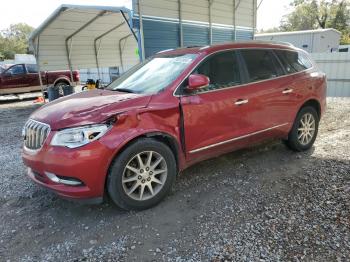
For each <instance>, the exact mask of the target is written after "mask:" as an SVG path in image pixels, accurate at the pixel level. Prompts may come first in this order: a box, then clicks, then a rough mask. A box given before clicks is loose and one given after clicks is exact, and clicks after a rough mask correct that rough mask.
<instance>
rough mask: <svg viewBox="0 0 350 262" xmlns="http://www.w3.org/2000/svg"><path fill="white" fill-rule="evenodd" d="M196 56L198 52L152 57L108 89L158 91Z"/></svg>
mask: <svg viewBox="0 0 350 262" xmlns="http://www.w3.org/2000/svg"><path fill="white" fill-rule="evenodd" d="M196 57H197V55H196V54H180V55H163V56H157V57H154V58H151V59H149V60H147V61H145V62H144V63H141V64H139V65H137V66H135V67H133V68H131V69H130V70H129V71H127V72H126V73H125V74H123V75H122V76H121V77H120V78H118V79H117V80H115V81H114V82H112V83H111V84H110V85H109V86H108V87H107V89H108V90H115V91H121V92H129V93H138V94H154V93H158V92H160V91H162V90H164V89H165V88H167V87H168V86H169V85H170V84H171V83H172V82H173V81H174V80H175V79H176V78H177V77H179V75H180V74H181V73H182V72H183V71H184V70H185V69H186V68H187V67H188V66H189V65H190V64H191V63H192V62H193V61H194V59H195V58H196Z"/></svg>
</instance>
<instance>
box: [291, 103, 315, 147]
mask: <svg viewBox="0 0 350 262" xmlns="http://www.w3.org/2000/svg"><path fill="white" fill-rule="evenodd" d="M318 123H319V116H318V114H317V112H316V110H315V109H314V108H313V107H310V106H306V107H304V108H302V109H301V110H300V111H299V113H298V115H297V117H296V119H295V122H294V124H293V127H292V130H291V131H290V133H289V135H288V140H287V141H286V142H287V145H288V146H289V147H290V148H291V149H293V150H295V151H305V150H308V149H309V148H311V147H312V145H313V143H314V142H315V139H316V136H317V132H318Z"/></svg>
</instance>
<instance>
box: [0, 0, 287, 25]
mask: <svg viewBox="0 0 350 262" xmlns="http://www.w3.org/2000/svg"><path fill="white" fill-rule="evenodd" d="M257 1H258V3H259V2H260V1H261V0H257ZM1 2H2V3H1V15H0V30H2V29H5V28H7V27H8V26H9V25H10V24H15V23H20V22H24V23H27V24H29V25H31V26H33V27H37V26H39V25H40V24H41V23H42V22H43V21H44V20H45V19H46V18H47V17H48V16H49V15H50V14H51V13H52V12H53V11H54V10H55V9H56V8H57V7H58V6H59V5H61V4H77V5H112V6H126V7H129V8H131V0H2V1H1ZM290 2H291V0H263V2H262V4H261V5H260V7H259V9H258V17H257V28H258V30H260V29H268V28H271V27H275V26H278V25H279V23H280V21H281V18H282V16H283V15H284V14H286V13H287V12H288V8H287V7H288V5H289V3H290Z"/></svg>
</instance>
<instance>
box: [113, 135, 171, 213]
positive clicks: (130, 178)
mask: <svg viewBox="0 0 350 262" xmlns="http://www.w3.org/2000/svg"><path fill="white" fill-rule="evenodd" d="M175 177H176V161H175V157H174V154H173V153H172V151H171V150H170V148H169V147H168V146H167V145H165V144H164V143H162V142H160V141H157V140H154V139H151V138H142V139H140V140H138V141H136V142H134V143H132V144H131V145H130V146H128V147H127V148H126V149H125V150H123V151H122V152H121V153H120V154H119V155H118V156H117V157H116V159H115V160H114V162H113V163H112V165H111V167H110V171H109V175H108V179H107V191H108V194H109V196H110V198H111V199H112V200H113V202H114V203H115V204H116V205H118V206H119V207H121V208H123V209H126V210H130V209H133V210H142V209H147V208H150V207H152V206H154V205H156V204H158V203H159V202H160V201H161V200H162V199H163V198H164V197H165V196H166V194H167V193H168V192H169V191H170V189H171V186H172V184H173V183H174V181H175Z"/></svg>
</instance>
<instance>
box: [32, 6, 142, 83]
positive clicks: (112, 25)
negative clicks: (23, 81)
mask: <svg viewBox="0 0 350 262" xmlns="http://www.w3.org/2000/svg"><path fill="white" fill-rule="evenodd" d="M29 42H30V44H31V45H32V47H33V49H34V52H35V56H36V58H37V64H38V67H39V69H40V70H48V71H50V70H64V69H70V70H71V71H72V70H76V69H83V68H84V69H85V68H100V67H112V66H120V67H121V71H125V70H126V69H127V68H129V67H131V66H133V65H135V64H137V63H138V62H139V61H140V57H139V56H138V55H137V54H136V53H135V50H136V49H137V48H138V41H137V36H136V35H135V33H134V31H133V30H132V19H131V11H130V10H129V9H127V8H125V7H112V6H80V5H61V6H60V7H59V8H57V9H56V10H55V11H54V13H53V14H52V15H51V16H49V17H48V18H47V19H46V20H45V21H44V22H43V23H42V24H41V25H40V26H39V27H38V28H37V29H36V30H35V31H34V32H33V33H32V34H31V36H30V38H29ZM71 78H72V74H71ZM72 82H73V81H72Z"/></svg>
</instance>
